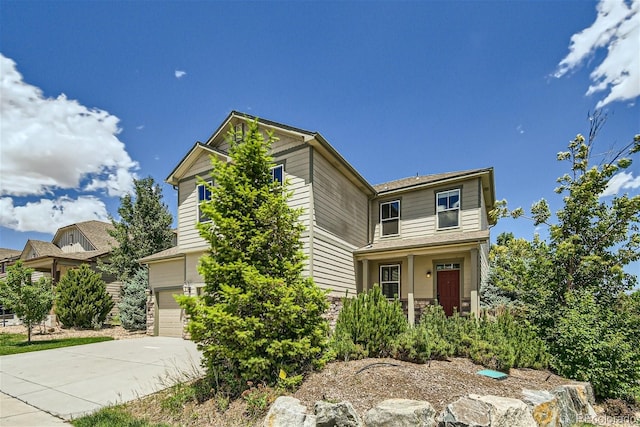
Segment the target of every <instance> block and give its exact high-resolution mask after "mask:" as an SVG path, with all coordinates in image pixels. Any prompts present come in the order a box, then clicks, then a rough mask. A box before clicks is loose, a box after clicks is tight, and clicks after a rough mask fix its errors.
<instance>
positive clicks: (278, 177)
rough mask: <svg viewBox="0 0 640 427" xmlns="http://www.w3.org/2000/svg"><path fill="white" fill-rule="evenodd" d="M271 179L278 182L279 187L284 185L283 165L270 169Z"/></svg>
mask: <svg viewBox="0 0 640 427" xmlns="http://www.w3.org/2000/svg"><path fill="white" fill-rule="evenodd" d="M271 178H273V180H274V181H278V182H279V183H280V185H282V184H284V165H276V166H274V167H272V168H271Z"/></svg>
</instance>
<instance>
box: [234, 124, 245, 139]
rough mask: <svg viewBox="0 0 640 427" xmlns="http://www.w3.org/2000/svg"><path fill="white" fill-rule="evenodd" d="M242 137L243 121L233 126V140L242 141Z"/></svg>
mask: <svg viewBox="0 0 640 427" xmlns="http://www.w3.org/2000/svg"><path fill="white" fill-rule="evenodd" d="M243 138H244V123H238V124H237V125H235V126H234V127H233V141H234V142H238V141H242V139H243Z"/></svg>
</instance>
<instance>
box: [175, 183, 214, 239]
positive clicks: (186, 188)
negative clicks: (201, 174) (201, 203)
mask: <svg viewBox="0 0 640 427" xmlns="http://www.w3.org/2000/svg"><path fill="white" fill-rule="evenodd" d="M197 185H198V184H197V180H196V178H195V177H192V178H190V179H186V180H183V181H180V184H179V188H178V246H180V248H182V249H183V250H189V249H194V248H204V247H206V246H207V242H206V241H205V240H204V239H203V238H202V237H200V233H199V232H198V229H197V228H196V223H197V221H198V189H197Z"/></svg>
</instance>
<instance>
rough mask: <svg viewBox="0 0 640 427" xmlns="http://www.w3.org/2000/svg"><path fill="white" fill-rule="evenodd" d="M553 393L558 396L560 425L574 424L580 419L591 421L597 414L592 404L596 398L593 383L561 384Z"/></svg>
mask: <svg viewBox="0 0 640 427" xmlns="http://www.w3.org/2000/svg"><path fill="white" fill-rule="evenodd" d="M553 394H554V395H555V396H556V397H557V398H558V414H559V417H560V422H559V424H558V425H559V426H562V427H564V426H572V425H574V424H575V423H576V422H578V421H579V420H580V421H589V420H591V419H594V418H595V417H596V416H597V414H596V411H595V410H594V409H593V406H592V405H593V403H595V398H594V395H593V388H591V384H589V383H579V384H567V385H561V386H559V387H557V388H556V389H555V390H553Z"/></svg>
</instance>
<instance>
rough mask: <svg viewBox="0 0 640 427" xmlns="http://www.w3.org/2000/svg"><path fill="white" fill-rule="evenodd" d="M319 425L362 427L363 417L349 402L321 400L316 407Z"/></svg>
mask: <svg viewBox="0 0 640 427" xmlns="http://www.w3.org/2000/svg"><path fill="white" fill-rule="evenodd" d="M313 411H314V413H315V414H316V426H317V427H362V426H363V424H362V419H360V416H359V415H358V413H357V412H356V410H355V409H353V405H351V403H349V402H340V403H330V402H324V401H319V402H316V404H315V406H314V408H313Z"/></svg>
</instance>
